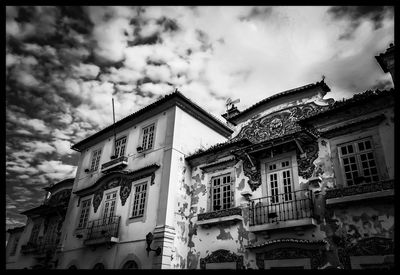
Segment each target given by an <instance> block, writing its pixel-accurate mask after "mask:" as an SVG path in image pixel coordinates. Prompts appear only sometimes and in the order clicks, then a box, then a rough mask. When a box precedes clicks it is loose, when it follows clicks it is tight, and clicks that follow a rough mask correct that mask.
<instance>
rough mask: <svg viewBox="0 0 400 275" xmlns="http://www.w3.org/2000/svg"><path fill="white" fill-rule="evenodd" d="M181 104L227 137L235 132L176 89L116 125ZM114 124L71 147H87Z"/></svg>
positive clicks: (187, 110) (77, 148)
mask: <svg viewBox="0 0 400 275" xmlns="http://www.w3.org/2000/svg"><path fill="white" fill-rule="evenodd" d="M175 105H177V106H179V107H181V108H182V109H183V110H184V111H186V112H187V113H189V114H191V115H192V116H194V117H195V118H197V119H198V120H200V121H202V122H203V123H205V124H206V125H208V126H209V127H211V128H212V129H214V130H215V131H217V132H219V133H220V134H222V135H223V136H225V137H228V136H229V135H231V134H232V133H233V130H232V129H231V128H229V127H228V126H227V125H226V124H225V123H223V122H221V121H220V120H219V119H217V118H216V117H214V116H213V115H211V114H210V113H208V112H207V111H205V110H204V109H203V108H201V107H200V106H199V105H197V104H196V103H194V102H193V101H191V100H190V99H188V98H187V97H185V96H184V95H183V94H182V93H180V92H179V91H175V92H173V93H171V94H168V95H165V96H164V97H162V98H161V99H159V100H157V101H155V102H154V103H152V104H149V105H147V106H146V107H144V108H142V109H140V110H139V111H137V112H135V113H132V114H130V115H128V116H126V117H125V118H123V119H121V120H119V121H117V122H115V127H119V126H122V125H124V124H126V123H127V122H130V121H132V120H137V121H136V122H139V121H141V120H140V118H142V120H144V119H147V117H146V114H147V116H148V117H149V115H155V113H153V114H149V112H151V111H157V112H162V111H164V110H166V109H167V108H170V107H172V106H175ZM113 128H114V124H111V125H109V126H107V127H106V128H104V129H102V130H100V131H99V132H97V133H95V134H93V135H91V136H89V137H87V138H85V139H84V140H81V141H80V142H78V143H76V144H74V145H73V146H71V149H73V150H76V151H81V150H82V149H84V148H85V145H87V144H88V143H89V142H90V141H93V140H94V139H96V138H99V137H100V136H102V135H104V134H106V133H111V134H112V131H113Z"/></svg>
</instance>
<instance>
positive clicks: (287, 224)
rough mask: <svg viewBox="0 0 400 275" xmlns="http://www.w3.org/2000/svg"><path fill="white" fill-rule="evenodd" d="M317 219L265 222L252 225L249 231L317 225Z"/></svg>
mask: <svg viewBox="0 0 400 275" xmlns="http://www.w3.org/2000/svg"><path fill="white" fill-rule="evenodd" d="M316 225H317V221H316V220H315V219H314V218H304V219H299V220H289V221H278V222H273V223H265V224H260V225H251V226H250V227H249V231H251V232H257V231H268V230H274V229H283V228H289V227H305V226H316Z"/></svg>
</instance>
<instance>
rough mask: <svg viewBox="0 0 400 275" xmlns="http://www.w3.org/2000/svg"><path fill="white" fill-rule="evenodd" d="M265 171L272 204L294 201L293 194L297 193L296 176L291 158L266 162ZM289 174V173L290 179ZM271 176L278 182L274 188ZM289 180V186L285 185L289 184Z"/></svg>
mask: <svg viewBox="0 0 400 275" xmlns="http://www.w3.org/2000/svg"><path fill="white" fill-rule="evenodd" d="M283 164H285V165H283ZM271 168H272V169H271ZM264 169H265V174H266V180H265V181H264V182H266V190H267V196H269V197H270V203H271V204H276V203H282V202H288V201H292V200H293V192H295V188H294V187H295V185H294V178H295V176H294V171H293V170H294V169H293V165H292V160H291V157H285V158H282V157H280V158H277V159H270V160H269V161H267V162H264ZM287 173H289V177H288V175H287ZM271 176H275V179H274V180H276V184H275V186H274V188H273V187H272V186H271V179H272V178H271ZM288 178H289V184H285V183H287V182H288V181H287V179H288ZM285 180H286V181H285ZM276 191H277V192H276Z"/></svg>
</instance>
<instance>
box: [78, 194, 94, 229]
mask: <svg viewBox="0 0 400 275" xmlns="http://www.w3.org/2000/svg"><path fill="white" fill-rule="evenodd" d="M84 202H89V205H88V206H87V207H88V210H87V218H86V224H85V226H79V225H80V220H81V216H82V211H83V207H84V205H83V203H84ZM91 205H92V197H90V198H85V199H82V200H81V202H80V211H79V215H78V219H77V222H78V224H77V226H76V229H77V230H80V229H85V228H86V227H87V225H88V223H89V218H90V212H91V209H92V207H91Z"/></svg>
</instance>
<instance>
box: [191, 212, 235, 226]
mask: <svg viewBox="0 0 400 275" xmlns="http://www.w3.org/2000/svg"><path fill="white" fill-rule="evenodd" d="M242 220H243V218H242V216H241V215H231V216H226V217H219V218H213V219H207V220H201V221H197V224H198V225H200V226H203V227H209V226H212V225H214V224H219V223H236V222H238V221H242Z"/></svg>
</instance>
